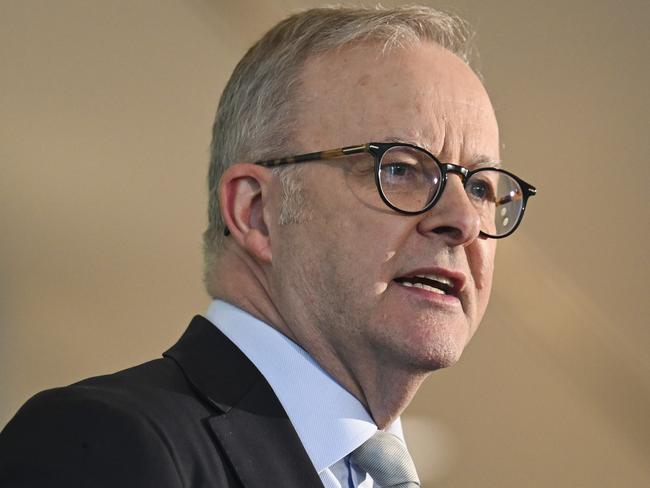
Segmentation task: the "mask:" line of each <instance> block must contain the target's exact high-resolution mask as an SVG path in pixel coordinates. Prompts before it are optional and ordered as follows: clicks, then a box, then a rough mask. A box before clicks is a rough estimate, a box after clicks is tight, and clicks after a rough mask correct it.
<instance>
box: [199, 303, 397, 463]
mask: <svg viewBox="0 0 650 488" xmlns="http://www.w3.org/2000/svg"><path fill="white" fill-rule="evenodd" d="M206 318H207V319H208V320H209V321H210V322H212V323H213V324H214V325H215V326H216V327H217V328H218V329H219V330H220V331H221V332H223V334H224V335H225V336H226V337H228V339H230V340H231V341H232V342H233V343H234V344H235V345H236V346H237V347H238V348H239V349H240V350H241V351H242V352H243V353H244V354H245V355H246V356H247V357H248V358H249V359H250V360H251V361H252V362H253V364H255V366H256V367H257V369H258V370H259V371H260V373H262V376H264V378H266V381H268V383H269V384H270V385H271V388H272V389H273V391H274V392H275V394H276V395H277V397H278V399H279V400H280V403H281V404H282V406H283V407H284V409H285V411H286V412H287V415H288V416H289V420H291V423H292V424H293V426H294V428H295V429H296V432H297V433H298V437H300V440H301V442H302V444H303V446H304V448H305V451H307V454H308V455H309V458H310V459H311V462H312V463H313V465H314V467H315V468H316V471H317V472H318V473H321V472H322V471H323V470H325V469H327V468H328V467H329V466H330V465H332V464H334V463H335V462H336V461H338V460H340V459H342V458H344V457H345V456H347V455H348V454H349V453H350V452H352V451H353V450H354V449H356V448H357V447H359V446H360V445H361V444H363V443H364V442H365V441H366V440H368V439H369V438H370V437H372V435H373V434H374V433H375V432H376V431H377V426H376V425H375V423H374V421H373V420H372V417H370V415H369V413H368V412H367V410H366V409H365V408H364V406H363V405H362V404H361V402H359V400H357V399H356V398H355V397H354V396H353V395H352V394H351V393H350V392H348V391H347V390H346V389H345V388H343V387H342V386H341V385H339V384H338V383H337V382H336V380H334V379H333V378H332V377H331V376H330V375H329V374H328V373H326V372H325V370H323V369H322V368H321V367H320V366H319V365H318V364H317V363H316V361H314V359H313V358H312V357H311V356H310V355H309V354H307V352H306V351H305V350H304V349H302V348H301V347H300V346H298V345H297V344H296V343H295V342H293V341H291V340H290V339H289V338H288V337H286V336H285V335H283V334H282V333H280V332H279V331H277V330H276V329H274V328H273V327H271V326H270V325H268V324H266V323H264V322H262V321H261V320H259V319H257V318H255V317H253V316H252V315H250V314H249V313H247V312H245V311H244V310H241V309H239V308H237V307H235V306H233V305H230V304H229V303H226V302H223V301H221V300H214V301H213V302H212V303H211V304H210V306H209V307H208V311H207V313H206ZM386 430H387V431H388V432H391V433H392V434H395V435H397V436H398V437H399V438H400V439H402V440H404V439H403V434H402V427H401V423H400V420H399V419H397V420H396V421H395V422H394V423H393V424H392V425H391V426H390V427H388V428H387V429H386Z"/></svg>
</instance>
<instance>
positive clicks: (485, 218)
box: [379, 146, 524, 237]
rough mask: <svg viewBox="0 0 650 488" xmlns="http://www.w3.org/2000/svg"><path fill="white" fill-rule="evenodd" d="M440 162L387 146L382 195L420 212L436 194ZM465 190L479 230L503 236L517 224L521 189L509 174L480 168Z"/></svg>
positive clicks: (381, 170) (420, 153)
mask: <svg viewBox="0 0 650 488" xmlns="http://www.w3.org/2000/svg"><path fill="white" fill-rule="evenodd" d="M441 181H442V172H441V168H440V165H438V164H437V163H436V161H435V160H434V159H432V158H431V157H430V156H429V155H428V154H427V153H425V152H423V151H420V150H417V149H415V148H412V147H409V146H395V147H392V148H390V149H388V150H387V151H386V152H385V153H384V154H383V155H382V157H381V160H380V163H379V183H380V186H381V191H382V192H383V194H384V197H385V198H386V199H387V200H388V201H389V202H390V203H391V205H393V206H394V207H396V208H398V209H400V210H403V211H405V212H419V211H421V210H423V209H424V208H426V206H427V205H428V204H429V203H431V201H432V200H434V199H436V198H437V197H438V193H439V192H440V187H441ZM465 191H466V193H467V196H468V197H469V200H470V201H471V202H472V204H473V205H474V208H476V211H477V212H478V214H479V217H480V220H481V231H482V232H484V233H485V234H488V235H490V236H496V237H498V236H503V235H506V234H508V233H509V232H511V231H512V229H513V228H514V227H515V226H516V225H517V223H518V221H519V217H520V215H521V212H522V210H523V203H524V202H523V198H522V197H523V190H522V188H521V186H520V185H519V183H518V182H517V180H515V179H514V178H512V177H511V176H510V175H508V174H506V173H503V172H501V171H496V170H493V169H489V168H486V169H482V170H479V171H477V172H476V173H474V174H473V175H472V176H471V177H470V178H468V179H467V181H466V182H465Z"/></svg>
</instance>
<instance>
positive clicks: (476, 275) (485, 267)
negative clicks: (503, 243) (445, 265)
mask: <svg viewBox="0 0 650 488" xmlns="http://www.w3.org/2000/svg"><path fill="white" fill-rule="evenodd" d="M495 252H496V240H494V239H484V240H483V239H479V240H476V241H475V242H474V243H473V244H472V245H471V246H468V247H467V260H468V262H469V267H470V271H471V273H472V278H473V279H474V284H475V286H476V289H477V291H478V293H479V297H478V298H479V302H487V299H488V297H489V295H490V290H491V288H492V275H493V272H494V255H495Z"/></svg>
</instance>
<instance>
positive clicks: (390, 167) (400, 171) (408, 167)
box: [382, 161, 415, 178]
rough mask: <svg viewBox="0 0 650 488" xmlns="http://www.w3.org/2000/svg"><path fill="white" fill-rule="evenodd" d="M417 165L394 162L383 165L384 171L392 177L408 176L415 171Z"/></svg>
mask: <svg viewBox="0 0 650 488" xmlns="http://www.w3.org/2000/svg"><path fill="white" fill-rule="evenodd" d="M414 170H415V166H414V165H413V164H408V163H402V162H397V161H396V162H393V163H389V164H386V165H384V166H382V171H383V172H385V173H386V174H387V176H390V177H392V178H399V177H406V176H409V175H410V174H412V173H413V171H414Z"/></svg>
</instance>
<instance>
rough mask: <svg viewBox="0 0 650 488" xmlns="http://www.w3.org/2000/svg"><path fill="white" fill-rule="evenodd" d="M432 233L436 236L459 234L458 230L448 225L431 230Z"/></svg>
mask: <svg viewBox="0 0 650 488" xmlns="http://www.w3.org/2000/svg"><path fill="white" fill-rule="evenodd" d="M433 232H434V233H436V234H452V233H454V232H455V233H459V232H460V230H458V229H457V228H456V227H451V226H449V225H441V226H439V227H436V228H435V229H433Z"/></svg>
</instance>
